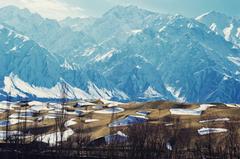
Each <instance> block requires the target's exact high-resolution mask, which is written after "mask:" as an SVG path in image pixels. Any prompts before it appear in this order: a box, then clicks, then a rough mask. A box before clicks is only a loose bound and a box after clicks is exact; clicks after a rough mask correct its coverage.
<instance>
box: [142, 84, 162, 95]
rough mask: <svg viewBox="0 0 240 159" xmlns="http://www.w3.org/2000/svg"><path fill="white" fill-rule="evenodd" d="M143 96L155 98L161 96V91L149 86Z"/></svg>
mask: <svg viewBox="0 0 240 159" xmlns="http://www.w3.org/2000/svg"><path fill="white" fill-rule="evenodd" d="M144 97H146V98H156V97H162V95H161V93H159V92H158V91H156V90H155V89H154V88H153V87H151V86H149V87H148V88H147V89H146V91H145V92H144Z"/></svg>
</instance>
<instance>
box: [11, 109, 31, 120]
mask: <svg viewBox="0 0 240 159" xmlns="http://www.w3.org/2000/svg"><path fill="white" fill-rule="evenodd" d="M33 114H34V113H33V112H30V111H29V112H19V113H14V114H11V115H10V116H9V118H12V119H14V118H15V119H17V118H32V117H33Z"/></svg>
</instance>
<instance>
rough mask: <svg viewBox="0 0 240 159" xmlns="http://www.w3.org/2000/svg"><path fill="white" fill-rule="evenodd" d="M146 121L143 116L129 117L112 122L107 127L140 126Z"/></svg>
mask: <svg viewBox="0 0 240 159" xmlns="http://www.w3.org/2000/svg"><path fill="white" fill-rule="evenodd" d="M147 120H148V118H147V117H145V116H140V115H129V116H127V117H126V118H123V119H119V120H116V121H113V122H112V123H110V124H109V125H108V126H109V127H119V126H128V125H132V124H141V123H144V122H146V121H147Z"/></svg>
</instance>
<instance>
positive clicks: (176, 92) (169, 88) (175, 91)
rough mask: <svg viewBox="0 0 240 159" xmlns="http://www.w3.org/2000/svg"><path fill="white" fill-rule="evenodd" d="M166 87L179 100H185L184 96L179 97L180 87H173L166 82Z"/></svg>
mask: <svg viewBox="0 0 240 159" xmlns="http://www.w3.org/2000/svg"><path fill="white" fill-rule="evenodd" d="M165 86H166V89H167V90H168V91H169V92H170V93H171V94H172V95H173V96H174V97H175V98H176V99H177V100H179V101H181V102H184V101H186V99H185V97H181V96H180V94H181V88H179V89H175V88H174V87H171V86H170V85H168V84H166V85H165Z"/></svg>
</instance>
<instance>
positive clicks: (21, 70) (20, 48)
mask: <svg viewBox="0 0 240 159" xmlns="http://www.w3.org/2000/svg"><path fill="white" fill-rule="evenodd" d="M0 51H1V52H0V59H1V63H0V67H1V70H0V81H1V82H0V88H1V95H2V96H5V97H6V95H7V94H9V95H11V96H12V97H15V98H51V99H56V98H61V97H62V96H61V95H62V83H64V84H65V85H66V86H67V87H66V96H67V97H68V98H74V99H75V98H104V99H110V98H113V97H114V98H118V99H126V98H128V97H127V96H126V95H125V94H124V93H123V92H121V91H119V90H117V89H115V88H113V87H112V86H111V84H110V83H109V82H107V81H106V80H105V78H104V77H102V76H101V75H100V74H98V73H97V72H96V71H91V70H80V69H74V67H73V66H71V69H69V67H66V66H65V65H66V61H64V62H65V65H64V64H61V62H62V61H63V60H62V59H61V58H60V57H57V56H55V55H53V54H51V53H49V52H48V50H47V49H45V48H43V47H41V46H40V45H38V44H37V43H36V42H34V41H33V40H30V38H28V37H26V36H23V35H21V34H19V33H17V32H16V31H14V30H11V29H8V28H7V27H5V26H3V25H0Z"/></svg>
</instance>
